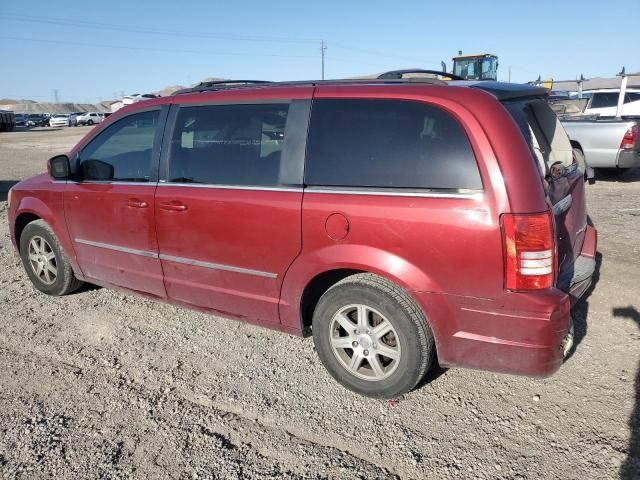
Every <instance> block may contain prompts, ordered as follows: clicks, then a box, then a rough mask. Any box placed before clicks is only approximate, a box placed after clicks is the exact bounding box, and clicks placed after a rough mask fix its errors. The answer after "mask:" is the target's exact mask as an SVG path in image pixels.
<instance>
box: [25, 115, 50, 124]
mask: <svg viewBox="0 0 640 480" xmlns="http://www.w3.org/2000/svg"><path fill="white" fill-rule="evenodd" d="M48 123H49V120H48V119H47V118H46V117H45V116H44V115H42V114H40V113H31V114H29V115H27V116H26V119H25V126H27V127H44V126H46V125H47V124H48Z"/></svg>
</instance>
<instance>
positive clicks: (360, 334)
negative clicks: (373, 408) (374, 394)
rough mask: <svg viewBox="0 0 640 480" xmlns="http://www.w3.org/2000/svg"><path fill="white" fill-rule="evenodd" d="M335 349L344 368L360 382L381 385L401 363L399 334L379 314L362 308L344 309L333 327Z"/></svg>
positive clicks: (330, 330) (355, 306)
mask: <svg viewBox="0 0 640 480" xmlns="http://www.w3.org/2000/svg"><path fill="white" fill-rule="evenodd" d="M329 335H330V342H331V349H332V351H333V354H334V355H335V356H336V358H337V359H338V360H339V361H340V363H341V364H342V366H343V367H344V368H346V369H347V370H348V371H349V372H350V373H352V374H353V375H355V376H356V377H358V378H362V379H364V380H370V381H378V380H382V379H384V378H387V377H388V376H389V375H391V374H392V373H393V372H394V371H395V370H396V368H397V367H398V363H399V361H400V355H401V349H400V342H399V338H398V334H397V332H396V330H395V328H394V327H393V325H392V323H391V322H390V321H389V320H388V319H387V318H386V317H385V316H384V315H382V314H381V313H380V312H378V311H377V310H375V309H373V308H371V307H368V306H366V305H362V304H353V305H347V306H346V307H343V308H341V309H340V310H339V311H338V312H337V313H336V314H335V315H334V316H333V318H332V320H331V323H330V324H329Z"/></svg>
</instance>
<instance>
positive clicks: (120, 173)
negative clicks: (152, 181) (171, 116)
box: [80, 110, 160, 182]
mask: <svg viewBox="0 0 640 480" xmlns="http://www.w3.org/2000/svg"><path fill="white" fill-rule="evenodd" d="M159 114H160V111H159V110H154V111H149V112H141V113H136V114H133V115H129V116H128V117H126V118H123V119H121V120H118V121H117V122H115V123H114V124H113V125H110V126H109V127H107V128H106V129H105V130H103V131H102V132H101V133H100V134H98V136H97V137H95V138H94V139H93V140H91V142H90V143H89V144H87V146H85V147H84V148H83V149H82V152H81V153H80V174H81V178H82V180H90V181H120V182H148V181H149V178H150V177H151V152H152V150H153V142H154V139H155V135H156V127H157V124H158V116H159Z"/></svg>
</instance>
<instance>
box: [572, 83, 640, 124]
mask: <svg viewBox="0 0 640 480" xmlns="http://www.w3.org/2000/svg"><path fill="white" fill-rule="evenodd" d="M584 93H585V94H587V95H589V97H590V99H589V101H588V103H587V106H586V108H585V110H584V113H585V115H600V116H601V117H614V116H616V110H617V107H618V99H619V98H620V89H613V88H606V89H601V90H585V92H584ZM622 116H640V89H638V88H628V89H626V91H625V94H624V104H623V105H622Z"/></svg>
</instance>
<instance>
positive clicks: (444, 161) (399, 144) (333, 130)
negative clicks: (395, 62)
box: [305, 100, 482, 189]
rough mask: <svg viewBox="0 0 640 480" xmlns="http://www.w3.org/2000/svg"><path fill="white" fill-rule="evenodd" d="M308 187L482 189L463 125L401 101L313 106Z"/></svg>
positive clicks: (325, 102) (440, 113) (429, 108)
mask: <svg viewBox="0 0 640 480" xmlns="http://www.w3.org/2000/svg"><path fill="white" fill-rule="evenodd" d="M305 183H306V184H308V185H324V186H350V187H395V188H455V189H458V188H462V189H479V188H482V182H481V180H480V174H479V173H478V167H477V165H476V160H475V157H474V155H473V152H472V150H471V145H470V144H469V140H468V139H467V136H466V134H465V132H464V129H463V128H462V126H461V125H460V124H459V123H458V122H457V121H456V120H455V119H454V118H452V117H451V115H449V114H448V113H446V112H445V111H443V110H441V109H439V108H436V107H433V106H429V105H425V104H423V103H419V102H412V101H402V100H316V101H314V102H313V108H312V114H311V127H310V133H309V144H308V154H307V163H306V167H305Z"/></svg>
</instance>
